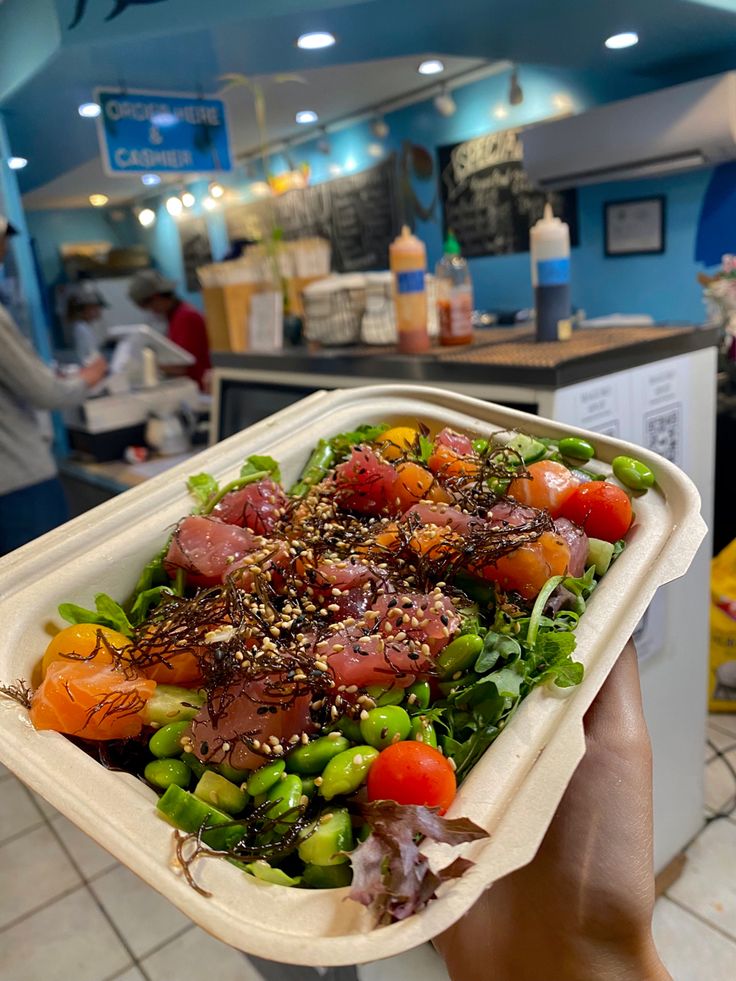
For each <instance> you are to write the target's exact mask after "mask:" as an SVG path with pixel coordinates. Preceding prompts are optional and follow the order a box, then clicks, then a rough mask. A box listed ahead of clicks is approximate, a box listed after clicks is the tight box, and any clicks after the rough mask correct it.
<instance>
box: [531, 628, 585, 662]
mask: <svg viewBox="0 0 736 981" xmlns="http://www.w3.org/2000/svg"><path fill="white" fill-rule="evenodd" d="M576 644H577V642H576V640H575V635H574V634H571V633H568V632H567V631H562V630H547V631H545V632H544V633H542V634H540V635H539V637H538V638H537V644H536V647H535V649H534V655H535V658H536V659H537V661H538V662H539V661H544V662H546V663H547V664H554V663H555V662H556V661H559V660H560V659H561V658H567V657H569V656H570V655H571V654H572V652H573V651H574V650H575V647H576Z"/></svg>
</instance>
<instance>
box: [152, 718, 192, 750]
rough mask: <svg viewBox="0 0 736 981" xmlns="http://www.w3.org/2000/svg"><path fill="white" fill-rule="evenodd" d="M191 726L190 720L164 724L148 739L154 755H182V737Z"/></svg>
mask: <svg viewBox="0 0 736 981" xmlns="http://www.w3.org/2000/svg"><path fill="white" fill-rule="evenodd" d="M189 728H190V723H189V722H170V723H169V724H168V725H167V726H162V727H161V728H160V729H157V730H156V732H154V734H153V735H152V736H151V738H150V739H149V740H148V748H149V749H150V750H151V752H152V753H153V755H154V756H156V757H158V758H159V759H164V758H166V757H167V756H181V754H182V753H183V752H184V747H183V746H182V744H181V737H182V736H183V735H184V733H185V732H186V731H187V730H188V729H189Z"/></svg>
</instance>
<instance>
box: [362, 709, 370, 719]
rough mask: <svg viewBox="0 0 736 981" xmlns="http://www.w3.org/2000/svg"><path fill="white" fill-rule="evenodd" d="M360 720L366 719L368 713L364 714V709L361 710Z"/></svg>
mask: <svg viewBox="0 0 736 981" xmlns="http://www.w3.org/2000/svg"><path fill="white" fill-rule="evenodd" d="M360 718H361V720H362V721H365V720H366V719H367V718H368V713H367V712H366V710H365V709H362V710H361V713H360Z"/></svg>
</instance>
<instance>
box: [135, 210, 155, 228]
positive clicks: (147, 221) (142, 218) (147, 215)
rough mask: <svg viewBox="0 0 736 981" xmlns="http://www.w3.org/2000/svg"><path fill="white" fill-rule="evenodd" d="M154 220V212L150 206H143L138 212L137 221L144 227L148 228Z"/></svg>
mask: <svg viewBox="0 0 736 981" xmlns="http://www.w3.org/2000/svg"><path fill="white" fill-rule="evenodd" d="M155 220H156V212H155V211H152V210H151V208H144V209H143V210H142V211H139V212H138V221H139V222H140V223H141V225H143V227H144V228H150V227H151V225H152V224H153V223H154V221H155Z"/></svg>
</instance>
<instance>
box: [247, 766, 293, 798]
mask: <svg viewBox="0 0 736 981" xmlns="http://www.w3.org/2000/svg"><path fill="white" fill-rule="evenodd" d="M285 770H286V763H285V762H284V761H283V760H274V761H273V763H267V764H266V766H261V767H259V768H258V769H257V770H254V771H253V773H251V775H250V776H249V777H248V783H247V784H246V785H245V789H246V790H247V791H248V793H249V794H250V795H251V797H258V796H259V794H265V793H267V791H269V790H270V789H271V787H273V785H274V784H275V783H278V781H279V780H280V779H281V774H282V773H284V771H285Z"/></svg>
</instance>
